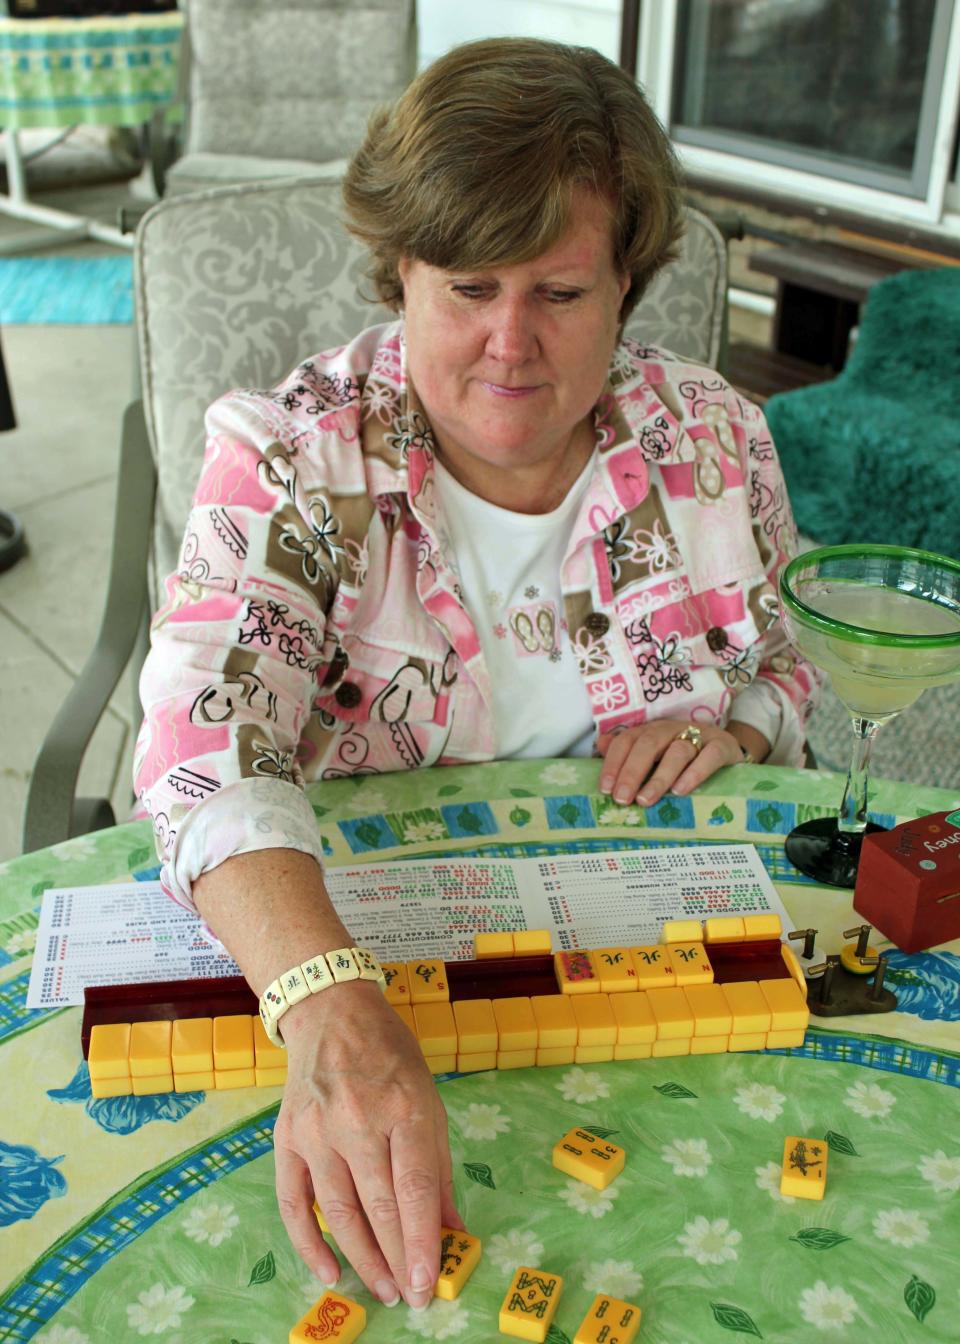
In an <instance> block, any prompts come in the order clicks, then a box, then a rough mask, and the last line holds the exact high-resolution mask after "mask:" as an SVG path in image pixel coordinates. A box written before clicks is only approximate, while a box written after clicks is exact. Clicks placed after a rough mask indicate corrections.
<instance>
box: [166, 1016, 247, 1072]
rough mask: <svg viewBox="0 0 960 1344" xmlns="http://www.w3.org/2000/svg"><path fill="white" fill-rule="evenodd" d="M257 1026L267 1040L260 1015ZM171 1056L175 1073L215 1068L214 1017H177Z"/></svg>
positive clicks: (171, 1039)
mask: <svg viewBox="0 0 960 1344" xmlns="http://www.w3.org/2000/svg"><path fill="white" fill-rule="evenodd" d="M257 1026H258V1027H259V1028H260V1030H261V1032H263V1039H264V1040H265V1041H267V1033H266V1032H265V1031H264V1030H263V1023H262V1022H261V1021H260V1019H259V1017H258V1018H257ZM268 1044H269V1041H268ZM170 1058H171V1060H172V1062H173V1072H174V1074H178V1073H209V1071H210V1070H211V1069H212V1068H213V1018H212V1017H180V1018H177V1020H176V1021H175V1022H174V1024H173V1031H172V1033H171V1036H170Z"/></svg>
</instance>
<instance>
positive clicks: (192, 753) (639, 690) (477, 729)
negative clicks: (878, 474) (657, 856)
mask: <svg viewBox="0 0 960 1344" xmlns="http://www.w3.org/2000/svg"><path fill="white" fill-rule="evenodd" d="M344 195H345V202H346V208H347V217H348V223H349V225H350V227H351V228H352V229H353V230H354V232H355V233H356V234H358V235H359V237H361V238H362V239H363V240H364V241H365V242H367V243H368V244H369V246H370V248H371V251H372V253H373V257H374V263H375V269H374V272H373V279H374V282H375V285H376V289H377V292H378V295H379V297H380V298H381V299H382V300H384V301H385V302H387V303H389V304H392V305H393V307H394V308H395V309H397V310H400V311H402V314H403V321H402V322H399V323H396V324H392V325H389V326H386V327H379V328H373V329H371V330H368V331H366V332H364V333H362V334H361V335H360V336H359V337H358V338H357V339H356V340H354V341H352V342H351V343H350V344H349V345H347V346H345V347H343V348H342V349H340V350H336V351H332V352H328V353H326V354H323V355H320V356H315V357H314V358H312V359H309V360H307V361H306V362H305V363H303V364H302V365H300V367H299V368H298V369H296V370H295V371H294V373H293V374H292V375H291V377H290V378H288V379H287V380H286V381H285V382H284V383H282V384H281V385H280V386H279V387H278V388H276V389H274V390H273V391H272V392H234V393H231V394H230V395H229V396H226V397H224V398H223V399H222V400H221V401H219V402H218V403H217V404H216V405H215V406H214V407H213V408H212V409H211V411H210V412H209V415H208V419H207V429H208V448H207V456H206V460H205V464H204V468H203V473H202V476H201V479H200V483H199V486H198V488H197V493H196V497H195V504H194V509H193V512H192V514H191V518H190V522H189V524H188V528H187V536H186V539H185V542H184V557H185V563H184V572H183V573H182V574H174V575H173V576H171V578H170V580H169V581H168V601H167V604H166V606H165V607H164V608H163V610H161V611H160V612H159V613H158V615H157V618H156V621H155V623H154V632H153V650H152V652H151V655H150V658H149V660H148V663H147V666H146V668H145V671H144V675H143V681H142V688H141V693H142V696H143V701H144V704H145V706H146V719H145V723H144V728H143V730H142V733H141V739H140V743H139V747H138V761H137V778H138V791H139V793H140V796H141V797H142V799H143V801H144V803H145V805H146V806H147V808H148V809H149V810H150V812H151V814H152V816H153V818H154V821H155V823H156V827H157V833H158V839H159V844H160V848H161V853H162V857H163V859H164V868H163V873H164V881H165V883H166V884H167V885H168V887H169V889H170V891H171V892H172V894H173V895H174V896H175V897H176V898H177V899H178V900H180V901H182V902H184V903H185V904H188V905H190V904H193V903H195V905H196V908H197V909H198V910H199V911H200V913H201V915H202V916H203V918H204V919H205V920H206V921H207V923H208V924H209V925H210V927H211V928H212V929H213V930H214V931H215V932H216V934H217V935H218V936H219V937H220V938H221V939H222V940H223V942H224V943H225V944H226V946H227V947H228V948H229V950H230V951H231V952H232V953H233V955H234V956H235V957H236V959H237V961H238V962H239V964H240V966H241V967H242V968H243V971H244V974H245V975H246V976H247V978H248V980H249V982H250V984H251V985H252V987H253V988H254V990H255V991H256V993H257V994H262V993H263V992H264V990H265V988H266V987H268V986H270V985H271V984H272V983H275V982H276V980H277V977H278V976H280V975H281V973H282V972H284V971H285V970H286V968H288V967H296V966H297V965H298V964H300V963H305V962H306V961H307V959H308V958H312V957H315V956H316V954H317V953H318V952H329V951H331V950H333V949H338V948H344V947H349V946H350V945H351V943H352V939H351V937H350V935H349V932H348V931H347V930H346V929H345V928H344V926H343V924H342V923H341V922H340V920H339V918H338V916H337V913H336V911H335V910H334V909H333V907H332V905H331V903H330V901H329V899H328V897H327V895H326V892H325V889H324V884H323V875H322V870H321V866H320V860H321V854H320V850H319V842H318V837H317V831H316V826H315V823H314V818H313V814H312V812H311V809H310V807H309V805H308V804H307V803H306V801H305V799H304V796H303V792H302V785H303V781H304V780H305V779H318V778H334V777H338V776H342V775H345V774H350V773H354V772H357V771H363V772H370V771H383V770H397V769H407V768H413V767H416V766H420V765H433V764H444V763H447V762H455V761H482V760H489V759H491V758H494V757H509V756H552V755H564V754H590V753H591V752H593V751H596V752H597V753H598V754H599V755H600V756H602V758H603V761H602V764H601V767H600V787H601V789H602V790H604V791H606V792H608V793H611V794H612V795H613V797H614V798H615V799H616V800H618V801H620V802H628V801H632V800H634V799H638V800H639V801H641V802H643V803H648V804H649V803H652V802H655V801H656V800H657V799H658V798H659V797H660V796H661V795H662V794H663V792H664V791H665V790H666V789H668V788H672V789H673V790H674V791H676V792H679V793H685V792H688V791H690V790H691V789H693V788H695V787H696V786H697V785H698V784H699V783H700V782H701V781H702V780H704V779H705V778H706V777H707V776H708V775H710V774H711V773H713V771H715V770H717V769H718V768H720V767H721V766H724V765H729V764H733V763H736V762H738V761H741V760H743V759H750V758H752V759H756V760H760V759H765V758H769V759H773V760H777V761H787V762H793V763H799V761H800V752H801V747H802V740H803V720H804V716H805V714H806V713H807V712H808V709H809V702H810V697H811V695H812V693H813V692H814V690H815V681H814V678H813V674H812V672H811V670H810V669H809V668H808V667H806V666H804V665H803V664H800V663H798V662H796V661H795V659H794V658H793V657H792V656H791V655H790V654H789V652H788V651H787V650H786V648H785V645H784V641H783V637H782V635H781V634H780V632H779V630H778V627H777V626H776V623H775V618H776V597H775V587H774V582H775V575H776V571H777V569H778V568H779V566H780V565H781V564H782V562H783V561H784V559H785V558H786V557H787V555H788V554H789V553H790V551H791V548H792V546H793V544H794V532H793V525H792V521H791V518H790V513H789V506H788V503H787V500H786V496H785V492H784V487H783V481H782V478H781V476H780V472H779V467H778V465H777V460H776V456H775V453H774V450H773V445H772V444H771V442H770V439H769V435H768V434H767V432H766V428H765V425H764V422H763V418H762V416H761V415H760V413H759V411H758V410H757V409H756V408H755V407H753V406H750V405H749V404H747V403H745V402H744V401H742V399H741V398H739V397H738V396H737V395H736V394H735V393H734V392H733V391H732V390H731V389H730V388H729V387H728V386H727V385H726V384H725V383H724V382H723V381H722V380H721V379H719V378H718V377H717V376H716V375H714V374H712V373H710V372H709V371H707V370H704V369H702V368H700V367H698V366H696V365H690V364H688V363H685V362H684V361H682V360H680V359H678V358H676V357H675V356H672V355H670V354H669V353H667V352H665V351H660V350H655V349H648V348H640V347H638V346H636V345H634V344H627V345H625V346H624V345H621V346H619V347H618V345H617V342H618V337H619V333H620V331H621V328H622V325H623V322H624V320H625V318H626V316H627V315H628V314H629V312H630V311H631V309H632V307H633V305H634V304H635V303H636V301H637V299H638V298H639V297H640V295H641V294H642V292H643V290H644V288H645V286H646V285H647V283H648V282H649V280H650V278H651V277H652V276H653V275H654V274H655V273H656V272H657V270H658V269H659V268H660V267H661V266H662V265H663V264H664V263H665V262H666V261H668V260H670V259H671V257H672V256H673V252H674V247H675V243H676V239H677V235H678V230H679V228H680V219H681V214H680V203H679V196H678V189H677V177H676V167H675V162H674V158H673V154H672V151H671V148H670V145H669V142H668V140H667V139H666V137H665V136H664V134H663V132H662V130H661V128H660V127H659V125H658V123H657V121H656V119H655V118H654V116H653V114H652V113H651V111H650V110H649V108H648V107H647V106H646V104H645V102H644V100H643V98H642V96H641V95H640V93H639V92H638V90H637V88H636V87H635V85H634V84H633V83H632V81H631V80H630V79H629V78H628V77H627V76H626V75H625V74H623V72H621V71H620V70H618V69H617V68H616V67H615V66H613V65H611V64H610V63H609V62H608V61H606V60H605V59H603V58H602V57H601V56H599V55H598V54H597V53H596V52H593V51H589V50H581V49H571V48H564V47H561V46H557V45H554V44H549V43H542V42H535V41H526V40H502V41H489V42H480V43H475V44H471V45H469V46H467V47H463V48H460V49H458V50H456V51H453V52H451V53H450V54H449V55H447V56H445V57H443V58H442V59H441V60H439V61H438V62H436V63H435V64H434V65H433V66H431V67H430V68H429V69H428V70H426V71H424V72H423V73H422V74H421V75H420V76H419V77H418V78H417V79H416V80H415V81H414V83H413V84H412V85H411V86H410V88H409V89H408V90H407V92H406V93H405V94H404V95H403V97H401V98H400V100H399V101H398V103H397V104H396V105H395V107H394V108H392V109H391V110H389V111H387V112H385V113H383V114H382V115H380V116H378V117H376V118H374V120H373V122H372V124H371V127H370V131H369V134H368V137H367V140H366V142H365V143H364V145H363V147H362V148H361V149H360V151H359V152H358V154H357V155H356V157H355V159H354V160H353V163H352V165H351V167H350V170H349V172H348V175H347V178H346V182H345V189H344ZM187 558H189V560H190V561H191V565H190V568H189V570H188V567H187V564H186V559H187ZM198 573H202V574H205V575H206V576H207V577H206V578H205V579H204V580H203V581H199V582H198V581H197V579H196V576H197V574H198ZM304 994H305V995H306V997H303V998H301V999H300V1000H299V1001H298V1002H296V1003H294V1004H293V1006H292V1007H290V1008H289V1011H287V1012H286V1013H285V1015H284V1016H283V1018H282V1026H281V1031H282V1035H283V1038H284V1040H285V1043H286V1045H287V1047H288V1050H289V1080H288V1083H287V1086H286V1089H285V1094H284V1099H283V1105H282V1107H281V1111H280V1116H279V1119H278V1122H277V1126H276V1132H275V1149H276V1168H277V1194H278V1200H279V1203H280V1208H281V1212H282V1215H283V1218H284V1221H285V1223H286V1226H287V1229H288V1231H289V1233H290V1236H291V1238H292V1240H293V1242H294V1244H295V1245H296V1247H297V1249H298V1250H299V1252H300V1254H301V1255H302V1256H303V1258H304V1260H305V1261H306V1262H307V1264H308V1265H309V1266H310V1267H311V1268H312V1269H313V1270H314V1271H315V1272H316V1273H317V1275H318V1276H319V1277H320V1278H321V1279H323V1280H325V1281H327V1282H334V1281H335V1280H336V1277H337V1274H338V1266H337V1262H336V1259H335V1257H334V1255H333V1253H332V1252H331V1250H330V1249H329V1247H327V1245H326V1244H325V1243H324V1241H323V1239H322V1238H321V1236H320V1234H319V1232H318V1230H317V1225H316V1222H315V1220H314V1217H313V1215H312V1212H311V1202H312V1198H313V1195H314V1193H315V1194H316V1198H317V1201H318V1203H319V1205H320V1207H321V1209H322V1210H323V1212H324V1214H325V1215H326V1218H327V1221H328V1222H329V1224H330V1226H331V1229H332V1230H333V1232H334V1234H335V1235H336V1238H337V1241H338V1243H339V1246H340V1248H341V1249H342V1250H343V1252H344V1254H345V1255H346V1256H347V1257H348V1258H349V1259H350V1261H351V1262H352V1263H353V1264H354V1266H355V1267H356V1269H357V1270H358V1272H359V1273H360V1275H361V1277H362V1278H363V1280H364V1282H365V1283H366V1284H367V1286H368V1287H369V1288H370V1290H371V1291H372V1292H374V1293H375V1294H376V1295H377V1296H378V1297H379V1298H380V1299H381V1300H382V1301H384V1302H386V1303H390V1304H392V1303H394V1302H396V1301H397V1300H399V1297H400V1295H401V1294H402V1295H403V1297H404V1298H405V1299H406V1301H407V1302H408V1303H409V1304H410V1305H411V1306H414V1307H420V1306H425V1305H426V1304H427V1303H428V1302H429V1300H430V1296H431V1290H432V1285H433V1282H434V1280H435V1277H436V1274H437V1267H438V1252H439V1227H440V1223H441V1220H442V1221H443V1222H444V1223H446V1224H448V1225H452V1226H455V1227H459V1226H462V1224H461V1223H460V1220H459V1217H458V1215H457V1213H456V1209H455V1207H454V1203H453V1195H452V1181H451V1165H450V1154H449V1150H448V1146H447V1137H446V1120H445V1116H444V1113H443V1108H442V1106H441V1104H440V1101H439V1098H438V1095H437V1092H436V1089H435V1088H434V1086H433V1083H432V1080H431V1078H430V1075H429V1074H428V1072H427V1070H426V1068H425V1066H424V1063H423V1060H422V1059H421V1057H420V1054H419V1051H418V1049H417V1047H416V1044H415V1042H414V1041H413V1039H412V1037H411V1036H410V1035H409V1033H408V1032H407V1031H406V1029H405V1028H404V1027H403V1025H402V1024H401V1022H400V1021H399V1019H398V1018H397V1016H396V1014H394V1013H393V1011H392V1010H391V1009H390V1008H388V1007H387V1006H386V1005H385V1004H384V1002H383V999H382V996H381V995H380V992H379V989H378V988H377V986H376V985H375V984H372V983H371V982H369V981H366V980H357V979H355V980H351V981H349V982H347V983H343V984H337V985H336V986H335V987H333V988H332V989H331V990H330V992H325V993H316V994H310V993H308V992H307V990H306V989H304Z"/></svg>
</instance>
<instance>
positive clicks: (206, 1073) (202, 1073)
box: [173, 1069, 217, 1092]
mask: <svg viewBox="0 0 960 1344" xmlns="http://www.w3.org/2000/svg"><path fill="white" fill-rule="evenodd" d="M216 1085H217V1080H216V1078H215V1077H214V1075H213V1069H201V1070H199V1071H198V1072H197V1073H175V1074H174V1075H173V1090H174V1092H212V1091H213V1090H214V1088H215V1087H216Z"/></svg>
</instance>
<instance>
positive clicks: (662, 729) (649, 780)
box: [597, 719, 740, 807]
mask: <svg viewBox="0 0 960 1344" xmlns="http://www.w3.org/2000/svg"><path fill="white" fill-rule="evenodd" d="M687 727H689V724H687V723H684V722H682V721H679V720H678V721H673V720H669V719H661V720H658V721H656V722H653V723H649V724H644V725H643V726H642V727H639V728H629V729H626V730H624V731H623V732H620V733H615V734H604V735H602V736H600V737H599V738H598V739H597V749H598V750H599V751H600V752H601V753H602V754H603V764H602V765H601V767H600V791H601V793H609V794H612V795H613V798H614V800H615V801H616V802H618V803H632V802H634V801H636V802H638V803H642V804H643V806H645V807H652V806H653V804H654V803H658V802H659V801H660V799H661V798H662V797H663V795H664V794H665V793H666V792H668V790H670V789H672V790H673V791H674V792H675V793H681V794H682V793H690V792H692V790H693V789H695V788H696V787H697V785H698V784H702V783H703V781H704V780H705V779H709V777H710V776H711V775H712V774H713V773H714V772H715V771H716V770H719V769H720V767H721V766H723V765H730V764H733V763H735V762H736V761H738V760H739V759H740V748H739V745H738V743H737V742H736V740H735V738H734V737H733V736H732V735H731V734H730V733H728V732H726V731H725V730H724V729H722V728H716V727H713V726H712V725H706V726H704V727H701V730H700V731H701V735H702V738H703V746H702V747H701V748H700V750H699V751H698V750H697V748H696V747H695V746H694V744H693V743H692V742H690V741H687V740H685V739H684V738H682V737H681V736H680V734H681V733H682V732H683V731H684V729H685V728H687Z"/></svg>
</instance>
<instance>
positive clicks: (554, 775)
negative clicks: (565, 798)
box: [540, 761, 577, 787]
mask: <svg viewBox="0 0 960 1344" xmlns="http://www.w3.org/2000/svg"><path fill="white" fill-rule="evenodd" d="M540 780H541V782H542V783H544V784H557V785H559V786H560V787H562V786H563V785H564V784H575V783H576V782H577V768H576V766H574V765H568V764H567V762H566V761H555V762H554V764H553V765H548V766H547V768H546V769H545V770H541V771H540Z"/></svg>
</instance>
